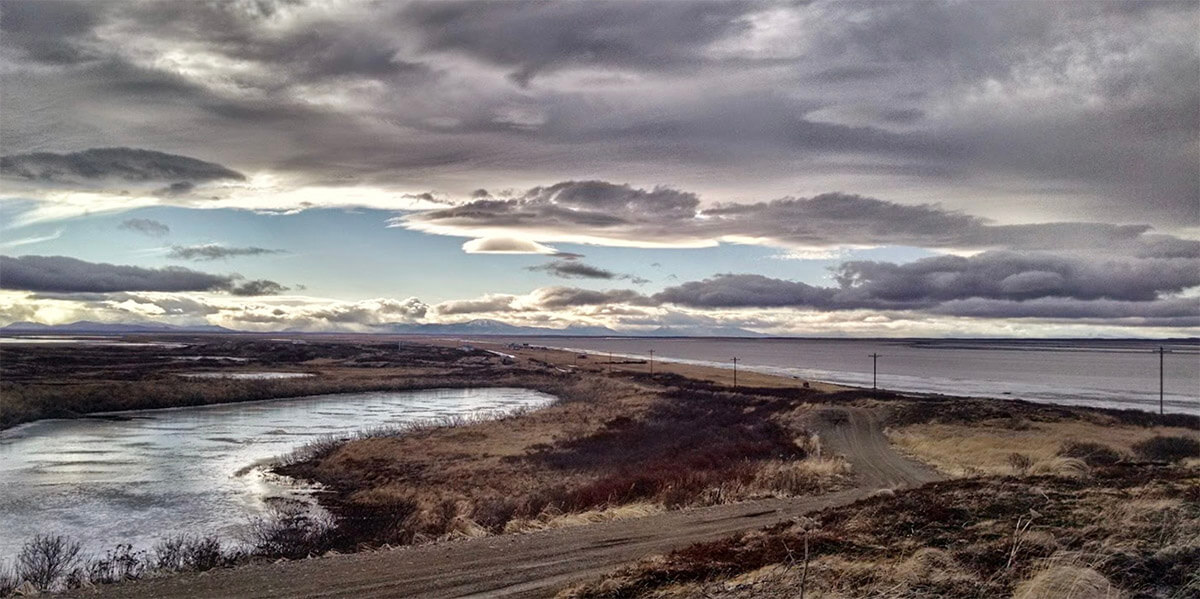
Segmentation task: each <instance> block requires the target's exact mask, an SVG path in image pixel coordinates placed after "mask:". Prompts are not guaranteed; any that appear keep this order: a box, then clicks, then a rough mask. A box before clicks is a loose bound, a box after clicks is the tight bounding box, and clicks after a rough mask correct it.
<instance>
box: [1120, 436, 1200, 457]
mask: <svg viewBox="0 0 1200 599" xmlns="http://www.w3.org/2000/svg"><path fill="white" fill-rule="evenodd" d="M1133 451H1134V452H1135V453H1137V454H1138V455H1139V456H1141V457H1143V458H1145V459H1147V460H1154V461H1158V462H1178V461H1180V460H1183V459H1186V458H1196V457H1200V440H1197V439H1195V438H1192V437H1183V436H1179V437H1161V436H1160V437H1151V438H1149V439H1146V440H1145V441H1142V442H1141V443H1138V444H1136V445H1134V446H1133Z"/></svg>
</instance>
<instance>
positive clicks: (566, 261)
mask: <svg viewBox="0 0 1200 599" xmlns="http://www.w3.org/2000/svg"><path fill="white" fill-rule="evenodd" d="M555 255H557V256H560V258H559V259H558V260H555V261H553V262H547V263H546V264H540V265H538V266H530V267H528V268H526V270H532V271H535V272H545V273H549V274H551V275H553V276H556V277H560V278H563V279H605V280H612V279H625V280H628V281H632V282H633V283H636V284H638V285H642V284H645V283H649V281H648V280H646V279H643V278H641V277H635V276H633V275H626V274H620V273H615V272H613V271H611V270H607V269H603V268H599V267H595V266H591V265H588V264H584V263H583V262H580V261H579V259H580V258H582V256H580V255H578V254H569V253H565V252H559V253H558V254H555Z"/></svg>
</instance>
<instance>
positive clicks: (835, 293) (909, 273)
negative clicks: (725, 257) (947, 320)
mask: <svg viewBox="0 0 1200 599" xmlns="http://www.w3.org/2000/svg"><path fill="white" fill-rule="evenodd" d="M834 278H835V280H837V282H838V284H839V286H838V287H818V286H813V285H808V284H805V283H800V282H795V281H785V280H781V279H773V278H769V277H764V276H762V275H752V274H728V275H718V276H716V277H712V278H709V279H705V280H703V281H691V282H688V283H684V284H682V285H677V286H674V287H669V288H667V289H665V290H663V291H662V292H660V293H658V294H656V295H655V296H654V299H655V300H657V301H659V302H663V303H671V304H676V305H681V306H689V307H696V308H743V307H802V308H815V309H824V310H847V309H928V308H931V307H934V306H938V305H942V304H945V303H946V302H951V301H959V300H995V301H1004V302H1024V301H1028V300H1036V299H1044V298H1057V299H1067V300H1073V301H1076V302H1088V301H1091V300H1110V301H1120V302H1151V301H1154V300H1156V299H1159V298H1163V297H1166V296H1170V295H1172V294H1176V293H1179V292H1181V291H1183V290H1186V289H1189V288H1192V287H1196V286H1200V264H1197V263H1196V261H1194V260H1191V259H1187V258H1150V259H1142V260H1121V259H1113V260H1104V259H1101V260H1093V259H1087V258H1081V257H1064V256H1054V255H1048V254H1018V253H1013V252H986V253H983V254H980V255H977V256H973V257H970V258H962V257H957V256H939V257H934V258H926V259H923V260H917V261H916V262H911V263H908V264H892V263H888V262H864V261H856V262H846V263H843V264H841V265H839V266H838V267H837V268H836V269H834ZM1192 303H1193V307H1194V308H1195V309H1197V310H1200V300H1193V301H1192ZM1081 305H1084V304H1081Z"/></svg>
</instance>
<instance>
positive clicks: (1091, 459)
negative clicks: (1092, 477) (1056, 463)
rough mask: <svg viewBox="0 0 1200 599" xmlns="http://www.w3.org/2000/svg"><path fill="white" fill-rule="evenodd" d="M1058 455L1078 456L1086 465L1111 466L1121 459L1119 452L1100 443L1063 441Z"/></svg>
mask: <svg viewBox="0 0 1200 599" xmlns="http://www.w3.org/2000/svg"><path fill="white" fill-rule="evenodd" d="M1058 455H1060V456H1062V457H1065V458H1078V459H1080V460H1083V461H1084V463H1086V464H1087V465H1088V466H1112V465H1113V464H1116V463H1117V462H1119V461H1121V457H1122V456H1121V454H1120V453H1119V452H1118V451H1117V450H1115V449H1113V448H1111V447H1109V446H1107V445H1104V444H1102V443H1089V442H1083V441H1069V442H1067V443H1063V445H1062V447H1061V448H1059V450H1058Z"/></svg>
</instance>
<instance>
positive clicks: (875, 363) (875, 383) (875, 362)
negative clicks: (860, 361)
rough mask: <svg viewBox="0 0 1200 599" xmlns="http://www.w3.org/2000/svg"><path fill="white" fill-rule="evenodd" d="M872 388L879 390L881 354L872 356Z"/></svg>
mask: <svg viewBox="0 0 1200 599" xmlns="http://www.w3.org/2000/svg"><path fill="white" fill-rule="evenodd" d="M871 388H872V389H878V388H879V354H871Z"/></svg>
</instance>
